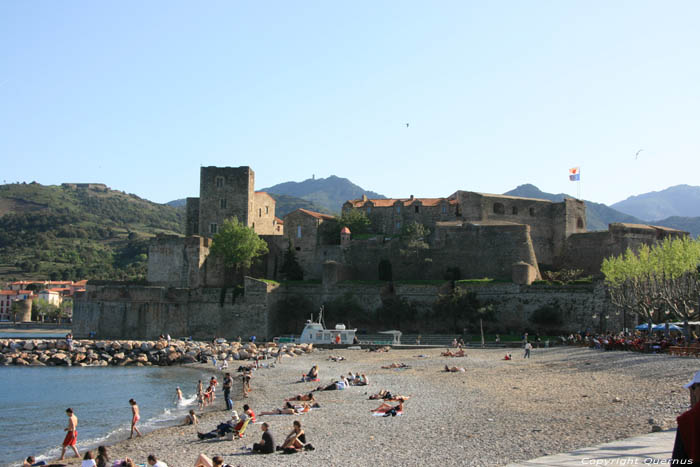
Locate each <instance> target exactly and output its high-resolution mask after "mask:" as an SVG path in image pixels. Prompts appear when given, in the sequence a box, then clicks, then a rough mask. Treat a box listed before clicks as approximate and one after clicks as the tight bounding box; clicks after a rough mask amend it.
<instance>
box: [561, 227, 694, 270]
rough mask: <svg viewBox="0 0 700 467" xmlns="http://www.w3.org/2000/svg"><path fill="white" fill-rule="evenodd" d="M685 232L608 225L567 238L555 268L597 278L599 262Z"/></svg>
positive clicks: (658, 228) (683, 234)
mask: <svg viewBox="0 0 700 467" xmlns="http://www.w3.org/2000/svg"><path fill="white" fill-rule="evenodd" d="M687 234H688V233H687V232H682V231H679V230H673V229H667V228H661V227H654V226H649V225H638V224H620V223H616V224H610V225H609V226H608V230H607V231H601V232H587V233H579V234H574V235H571V236H570V237H569V238H568V239H567V242H566V246H565V250H564V254H563V255H562V257H561V260H560V261H559V264H558V266H559V267H560V268H566V269H583V270H584V272H585V274H593V275H597V274H600V266H601V265H602V264H603V260H604V259H605V258H608V257H610V256H619V255H621V254H623V253H624V252H625V251H626V250H627V249H628V248H632V249H633V250H636V249H637V248H639V247H640V246H641V245H643V244H646V245H653V244H654V243H656V242H659V241H661V240H663V239H664V238H666V237H669V236H670V237H680V236H685V235H687Z"/></svg>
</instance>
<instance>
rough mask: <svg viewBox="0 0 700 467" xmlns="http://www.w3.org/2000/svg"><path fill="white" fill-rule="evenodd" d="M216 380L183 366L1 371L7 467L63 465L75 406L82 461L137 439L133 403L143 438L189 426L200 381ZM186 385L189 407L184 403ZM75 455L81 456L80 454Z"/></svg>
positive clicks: (1, 456)
mask: <svg viewBox="0 0 700 467" xmlns="http://www.w3.org/2000/svg"><path fill="white" fill-rule="evenodd" d="M211 376H212V373H211V371H207V370H206V369H197V368H193V367H175V366H171V367H15V366H10V367H0V383H1V384H2V388H3V391H2V396H1V397H0V413H2V414H3V416H2V419H3V429H2V430H0V446H2V449H0V465H2V466H10V465H18V463H19V464H21V459H23V458H26V457H27V456H29V455H33V456H35V457H37V460H46V459H52V458H58V457H59V456H60V453H61V450H60V446H61V443H62V442H63V438H64V436H65V431H64V430H63V429H64V428H65V427H66V426H67V425H68V417H67V415H66V412H65V410H66V409H67V408H68V407H71V408H72V409H73V410H74V412H75V415H76V416H77V417H78V444H77V447H78V450H79V451H80V453H81V455H82V453H83V452H84V451H85V449H95V448H96V447H97V446H98V445H100V444H112V443H114V442H116V441H119V440H123V439H126V438H127V437H128V436H129V431H130V423H131V406H130V405H129V399H132V398H133V399H134V400H136V402H137V403H138V405H139V408H140V411H141V421H140V422H139V424H138V425H137V427H139V429H140V430H141V432H142V433H146V432H149V431H152V430H154V429H157V428H161V427H165V426H172V425H175V424H177V423H181V422H182V421H183V420H184V417H185V414H186V413H187V412H188V411H189V410H190V409H192V408H196V390H197V382H198V381H199V380H200V379H201V380H202V381H203V382H204V383H205V385H206V382H207V381H208V380H209V378H210V377H211ZM178 386H179V387H180V388H181V389H182V393H183V398H184V400H183V402H182V403H176V395H175V388H176V387H178ZM220 400H221V399H217V401H216V402H219V401H220ZM216 402H215V403H216ZM221 403H222V404H223V402H221ZM69 454H70V455H72V456H74V455H75V454H73V453H72V450H69V451H66V456H68V455H69Z"/></svg>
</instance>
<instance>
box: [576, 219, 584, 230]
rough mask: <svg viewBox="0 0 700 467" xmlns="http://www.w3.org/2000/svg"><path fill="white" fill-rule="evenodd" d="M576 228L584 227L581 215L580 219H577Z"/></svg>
mask: <svg viewBox="0 0 700 467" xmlns="http://www.w3.org/2000/svg"><path fill="white" fill-rule="evenodd" d="M576 228H578V229H582V228H583V219H581V218H580V217H579V218H578V219H576Z"/></svg>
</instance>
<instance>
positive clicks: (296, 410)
mask: <svg viewBox="0 0 700 467" xmlns="http://www.w3.org/2000/svg"><path fill="white" fill-rule="evenodd" d="M314 405H315V404H314ZM310 410H311V406H310V405H309V404H308V403H306V402H304V403H303V404H302V405H294V404H292V403H291V402H286V403H285V404H284V407H282V408H281V409H274V410H271V411H269V412H260V415H294V414H301V413H306V412H308V411H310Z"/></svg>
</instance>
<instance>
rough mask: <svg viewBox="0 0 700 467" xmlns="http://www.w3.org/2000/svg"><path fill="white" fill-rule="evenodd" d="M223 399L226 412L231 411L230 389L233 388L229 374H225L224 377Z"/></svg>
mask: <svg viewBox="0 0 700 467" xmlns="http://www.w3.org/2000/svg"><path fill="white" fill-rule="evenodd" d="M223 387H224V399H225V400H226V410H233V402H232V401H231V388H232V387H233V378H231V373H226V375H225V376H224V386H223Z"/></svg>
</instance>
